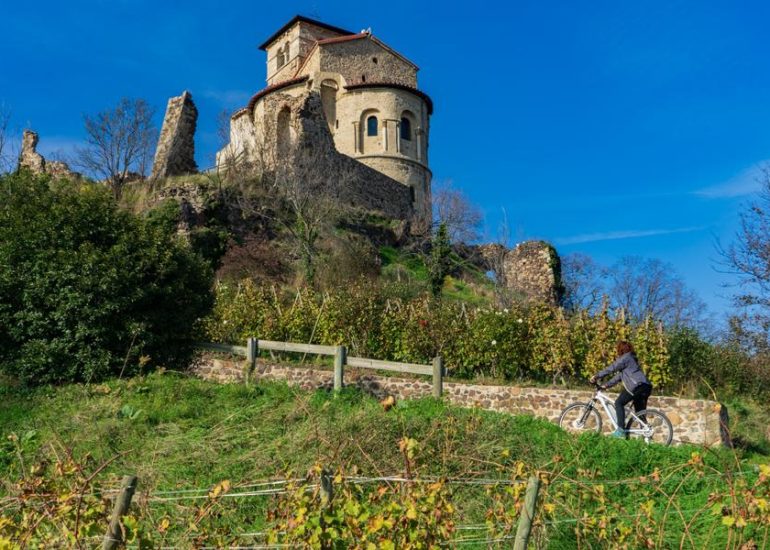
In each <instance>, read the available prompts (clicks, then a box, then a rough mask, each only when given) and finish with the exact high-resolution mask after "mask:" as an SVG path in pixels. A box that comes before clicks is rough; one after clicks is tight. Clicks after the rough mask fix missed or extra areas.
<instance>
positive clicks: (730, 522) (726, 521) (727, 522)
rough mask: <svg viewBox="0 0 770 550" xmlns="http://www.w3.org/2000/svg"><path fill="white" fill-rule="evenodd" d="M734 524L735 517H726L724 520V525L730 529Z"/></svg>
mask: <svg viewBox="0 0 770 550" xmlns="http://www.w3.org/2000/svg"><path fill="white" fill-rule="evenodd" d="M733 524H735V518H734V517H733V516H724V517H723V518H722V525H727V526H728V527H732V526H733Z"/></svg>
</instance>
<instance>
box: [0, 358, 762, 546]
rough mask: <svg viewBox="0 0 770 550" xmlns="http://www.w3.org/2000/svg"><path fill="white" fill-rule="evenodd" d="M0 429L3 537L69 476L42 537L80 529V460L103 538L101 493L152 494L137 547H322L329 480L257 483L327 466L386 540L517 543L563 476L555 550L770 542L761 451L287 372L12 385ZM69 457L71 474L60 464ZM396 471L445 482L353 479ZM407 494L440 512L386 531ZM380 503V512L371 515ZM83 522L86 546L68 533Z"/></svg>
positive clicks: (545, 511) (351, 509)
mask: <svg viewBox="0 0 770 550" xmlns="http://www.w3.org/2000/svg"><path fill="white" fill-rule="evenodd" d="M0 433H2V434H3V435H4V436H5V437H4V438H3V443H2V446H1V447H0V478H2V479H3V480H4V481H3V485H2V492H3V495H2V497H0V498H2V499H3V500H0V502H3V503H4V504H3V505H2V507H0V510H1V511H0V514H1V516H0V540H2V538H1V537H2V536H3V535H4V536H6V537H8V536H11V535H12V534H13V533H14V531H13V529H14V526H16V527H18V526H19V525H21V524H22V519H21V516H19V515H17V513H18V512H17V510H18V508H17V506H16V505H17V504H19V503H24V505H25V507H26V509H27V510H28V514H31V513H32V512H33V511H34V510H35V509H36V508H37V507H39V506H41V504H40V502H38V501H37V500H36V498H39V497H36V496H35V495H36V494H38V493H36V491H38V492H39V491H40V490H41V489H40V485H39V484H36V485H34V487H33V489H30V480H33V479H42V480H46V483H47V484H46V485H44V487H47V488H50V487H51V486H54V487H57V490H58V491H61V492H62V495H63V496H62V497H61V498H62V499H63V500H61V503H63V504H61V505H60V508H56V507H54V508H55V509H54V510H53V511H51V509H49V513H50V517H48V518H47V519H46V518H42V520H43V522H44V523H43V524H41V525H42V526H45V529H43V527H42V526H41V527H40V528H38V529H37V530H36V532H37V536H38V537H44V536H50V537H51V538H50V539H44V538H41V539H40V540H74V539H72V537H73V536H74V535H73V532H74V531H73V529H74V527H73V522H74V521H75V506H74V504H75V503H76V501H77V499H76V496H77V495H78V492H79V490H81V487H80V485H78V484H76V483H75V482H74V481H72V480H71V479H70V478H71V477H72V476H76V475H78V474H77V472H78V471H79V470H78V468H83V469H84V472H83V474H82V475H83V477H84V478H85V477H86V476H87V475H88V474H90V473H92V472H94V471H95V469H96V468H97V467H98V466H99V465H102V464H106V466H105V467H104V469H103V470H101V471H99V472H98V473H97V474H96V475H95V477H94V478H93V479H92V480H91V481H90V482H89V483H88V491H87V492H88V493H89V494H96V495H97V497H95V498H96V499H95V500H93V501H88V505H89V508H88V514H90V515H88V518H90V519H89V520H88V521H86V520H85V519H83V521H82V525H81V526H82V528H83V529H86V527H87V528H88V531H83V533H84V534H85V535H83V533H81V536H88V535H91V536H97V535H100V534H101V533H103V527H104V525H106V523H104V521H106V519H105V518H106V516H107V513H108V511H109V510H108V503H109V501H108V500H104V501H102V500H99V498H98V495H99V494H101V493H100V491H101V490H104V489H108V488H110V487H115V486H116V485H117V483H118V481H119V479H120V477H121V476H122V475H125V474H136V475H137V476H138V477H139V493H138V495H137V497H136V498H135V504H136V507H135V511H134V512H133V513H132V518H131V519H130V521H128V522H127V525H128V526H129V528H130V529H131V533H132V536H134V537H136V538H135V539H133V540H135V541H139V540H141V537H145V539H146V540H147V541H149V540H150V539H151V541H152V542H151V543H150V542H145V544H152V545H153V546H157V545H174V546H177V545H178V546H182V547H185V546H190V545H201V546H207V545H213V546H220V547H221V546H224V545H236V544H257V543H264V541H265V540H266V538H267V537H268V536H272V537H273V538H274V539H275V540H279V541H281V540H283V541H284V542H286V541H289V542H290V541H291V540H305V539H301V538H295V539H291V538H290V535H287V534H286V533H285V529H286V528H287V525H289V524H291V522H289V524H287V523H286V521H287V520H286V517H287V516H286V515H285V513H286V511H287V510H289V511H291V514H296V513H300V512H299V511H298V506H300V505H299V504H297V502H299V501H300V500H301V502H302V504H301V507H302V508H303V509H304V512H302V513H303V514H305V515H306V517H307V518H308V525H309V526H310V525H312V520H313V518H316V519H318V514H321V513H323V510H324V508H322V507H321V504H320V497H318V495H317V490H316V491H315V492H313V491H311V492H310V493H305V492H304V490H303V489H302V486H301V484H300V485H298V486H297V488H296V489H295V488H294V487H293V486H289V488H288V492H282V491H284V490H286V488H285V486H284V485H275V484H274V485H269V484H266V485H262V487H268V488H275V487H278V488H279V489H281V491H278V493H279V494H274V495H270V494H259V493H260V492H259V491H255V490H254V488H253V486H252V484H254V483H266V481H265V480H271V479H272V480H281V479H287V478H297V477H298V478H303V477H304V476H305V474H306V473H307V472H308V471H311V479H316V480H317V478H314V477H313V476H315V475H316V474H314V473H313V468H314V467H315V466H316V465H319V466H320V467H324V468H328V469H329V470H330V471H332V472H333V473H334V474H335V475H337V481H336V482H337V484H338V487H337V493H338V495H339V496H338V497H337V498H338V499H339V501H338V502H339V504H338V505H339V506H340V507H341V508H344V511H340V512H339V513H340V514H341V516H339V517H340V518H342V519H339V518H338V519H337V520H335V521H345V522H356V521H360V522H362V524H361V525H364V526H367V527H366V529H367V530H366V533H364V534H362V535H361V536H365V537H367V538H366V540H372V541H379V543H378V544H384V542H383V541H387V540H390V538H391V537H397V536H400V535H399V533H402V532H403V533H408V532H410V531H409V530H410V529H416V530H419V529H423V531H420V532H423V533H433V534H434V535H435V534H436V533H438V534H441V533H444V535H446V536H448V538H449V539H450V540H460V539H463V538H465V539H467V538H468V537H469V535H472V536H473V537H475V538H476V539H478V540H479V541H482V540H496V539H500V541H501V542H500V544H499V546H500V547H508V546H509V544H510V539H508V538H505V537H509V536H511V535H512V533H513V532H514V530H515V520H516V518H517V516H518V513H519V507H520V506H521V502H522V500H523V489H524V486H523V485H520V484H517V483H518V481H522V480H526V479H527V477H528V476H529V475H531V474H532V473H534V472H536V471H538V472H540V475H541V476H542V478H543V480H544V482H545V484H544V486H543V489H542V492H541V500H540V508H539V511H538V520H537V522H536V531H535V534H534V541H535V544H536V547H539V548H572V547H574V546H575V544H576V543H578V541H580V544H585V545H588V546H594V545H599V546H611V547H629V548H636V547H639V546H642V547H644V546H655V547H661V546H666V547H670V546H676V547H679V544H680V542H682V541H683V544H684V546H685V547H688V548H693V547H694V548H704V547H707V546H709V545H716V546H719V547H724V546H725V545H727V547H735V548H737V547H738V546H739V544H738V543H739V542H740V543H743V542H747V541H748V540H749V539H753V540H755V541H761V540H763V537H764V536H765V534H766V531H767V525H768V523H767V520H768V519H769V518H767V516H766V514H767V510H766V508H764V506H766V505H765V504H762V503H764V502H767V501H766V500H764V499H767V498H768V497H769V496H770V495H768V493H769V492H770V484H769V483H768V480H767V478H766V473H768V472H766V470H765V466H762V467H761V470H760V471H757V470H756V469H755V467H754V466H752V465H751V462H753V458H752V457H751V456H741V455H734V453H733V452H732V451H728V450H720V449H712V450H703V449H698V448H696V447H688V446H683V447H677V448H663V447H658V446H656V445H651V446H645V445H644V444H643V443H639V442H635V441H614V440H612V439H610V438H606V437H601V436H596V435H588V436H583V437H580V438H574V437H572V436H570V435H569V434H566V433H564V432H562V431H561V430H560V429H559V428H558V427H556V426H555V425H553V424H550V423H548V422H546V421H542V420H538V419H535V418H532V417H528V416H519V417H513V416H510V415H507V414H497V413H492V412H486V411H481V410H474V409H460V408H455V407H450V406H447V405H445V404H442V403H440V402H437V401H434V400H431V399H423V400H417V401H410V402H407V401H404V402H399V403H397V404H396V406H395V407H394V408H392V409H390V410H385V408H384V407H383V406H381V405H380V404H379V403H378V402H377V401H375V400H373V399H371V398H369V397H367V396H365V395H362V394H360V393H358V392H356V391H344V392H343V393H341V394H340V395H338V396H333V395H332V394H330V393H327V392H322V391H318V392H302V391H298V390H294V389H291V388H289V387H288V386H286V385H283V384H278V383H264V384H260V385H258V386H247V385H216V384H211V383H206V382H203V381H200V380H195V379H190V378H187V377H184V376H180V375H179V374H176V373H171V372H161V373H156V374H153V375H150V376H147V377H135V378H133V379H131V380H128V381H117V380H116V381H112V382H108V383H106V384H102V385H91V386H83V385H69V386H63V387H60V388H58V389H54V388H47V387H46V388H39V389H37V390H25V391H19V390H18V389H11V388H6V389H4V390H3V395H2V399H0ZM9 436H10V437H9ZM41 463H42V464H43V466H37V464H41ZM46 464H47V465H46ZM61 464H65V465H66V464H69V465H70V466H69V469H67V468H60V469H59V470H56V468H54V466H56V465H61ZM57 472H58V473H57ZM67 472H70V473H67ZM72 472H74V473H72ZM67 476H70V477H67ZM388 476H399V477H413V478H416V479H422V480H432V479H435V480H438V485H431V487H432V489H430V490H431V491H433V493H431V494H426V493H424V492H422V493H421V492H420V491H428V489H427V486H422V487H423V488H422V489H420V488H419V487H420V484H419V483H418V484H416V485H415V484H402V483H397V482H387V481H377V480H371V481H362V482H360V483H352V484H351V483H347V484H346V483H345V479H347V478H350V479H351V481H352V480H353V479H355V478H365V479H370V478H383V477H388ZM25 479H26V481H24V480H25ZM68 480H70V481H72V482H71V483H70V481H68ZM442 480H443V481H442ZM25 483H26V484H25ZM68 483H70V484H69V485H68ZM73 485H74V486H73ZM22 489H24V490H25V491H26V492H24V491H22ZM190 489H197V490H198V491H197V492H192V491H188V490H190ZM209 491H211V492H209ZM297 491H298V492H297ZM249 492H252V493H257V494H248V493H249ZM268 492H269V491H268ZM64 493H66V495H64ZM243 493H247V494H246V495H243ZM225 495H231V497H226V496H225ZM314 495H315V496H314ZM372 495H378V496H377V497H374V496H372ZM431 495H432V496H431ZM8 497H16V498H19V499H21V500H19V501H9V500H8ZM191 497H195V498H191ZM47 498H48V499H49V500H50V494H48V495H47ZM89 498H91V497H89ZM163 499H169V500H163ZM298 499H300V500H298ZM436 499H438V501H440V502H442V503H444V504H443V506H444V507H445V509H446V514H445V516H443V517H442V518H435V517H433V516H430V515H428V516H423V515H422V514H423V513H426V514H429V512H430V510H432V509H433V505H429V504H428V502H429V501H430V502H433V503H434V505H435V503H436V502H438V501H437V500H436ZM399 502H401V504H403V503H409V502H411V503H415V505H416V506H418V505H419V506H427V508H426V509H425V510H424V512H420V515H419V517H417V516H416V519H415V522H417V523H414V524H409V525H407V524H404V525H401V524H399V525H397V526H394V527H393V528H392V529H391V530H390V532H388V530H385V531H383V532H379V531H378V529H374V530H372V529H373V525H374V524H372V521H375V520H376V518H377V517H380V518H381V519H382V521H389V520H387V517H389V516H387V510H388V509H390V510H391V513H392V512H393V510H394V508H393V506H396V505H400V504H398V503H399ZM67 503H68V505H69V507H68V508H66V509H64V504H67ZM388 503H390V504H388ZM450 505H451V506H450ZM419 506H418V508H419ZM446 506H449V507H448V508H447V507H446ZM356 507H358V508H356ZM420 509H422V508H420ZM366 510H368V513H370V516H367V517H363V516H362V514H363V513H364V511H366ZM402 512H403V513H402V514H400V515H398V514H397V515H398V517H402V516H403V517H406V513H407V510H406V509H404V510H402ZM84 514H85V510H84ZM291 514H290V515H291ZM84 517H85V516H84ZM292 517H294V516H293V515H292ZM282 518H283V519H282ZM356 518H357V519H356ZM425 518H429V519H425ZM430 518H433V519H430ZM327 519H328V518H327ZM328 521H331V520H328ZM420 521H423V523H422V524H419V525H418V523H419V522H420ZM51 522H58V526H56V525H54V526H51V525H49V523H51ZM282 522H283V523H282ZM425 522H427V523H425ZM293 525H295V527H296V524H293ZM351 525H353V524H352V523H351ZM276 526H278V527H276ZM65 527H66V529H67V530H69V531H68V532H69V535H68V536H70V539H66V538H62V539H57V538H55V537H56V536H60V535H61V533H60V531H61V530H62V529H64V528H65ZM460 527H473V529H460ZM281 531H283V532H284V534H283V535H281V534H280V532H281ZM353 532H354V530H353V528H352V527H351V528H350V531H349V533H353ZM415 532H417V531H415ZM45 533H50V535H45ZM57 533H59V535H57ZM245 533H260V534H259V535H250V536H248V537H247V536H245V535H244V534H245ZM270 533H272V535H270ZM349 533H348V535H346V536H350V535H349ZM17 536H18V532H17ZM61 536H63V535H61ZM295 536H299V535H296V533H295ZM404 536H406V535H404ZM282 537H283V538H282ZM287 537H289V538H287ZM340 537H341V538H340V539H339V540H340V541H342V540H343V539H344V537H343V535H342V534H340ZM501 537H502V538H501ZM439 538H440V537H439ZM404 540H405V539H404ZM137 543H138V542H137ZM11 547H12V548H13V546H11ZM331 547H335V548H336V547H340V548H343V547H346V546H344V545H343V546H340V545H337V546H331ZM380 547H383V548H384V547H387V545H384V546H383V545H381V546H380ZM402 547H409V546H402ZM415 547H416V546H415ZM463 547H470V548H474V547H477V548H486V547H487V546H486V544H485V543H479V544H475V545H474V544H468V545H467V546H466V545H464V546H463ZM747 548H748V547H747Z"/></svg>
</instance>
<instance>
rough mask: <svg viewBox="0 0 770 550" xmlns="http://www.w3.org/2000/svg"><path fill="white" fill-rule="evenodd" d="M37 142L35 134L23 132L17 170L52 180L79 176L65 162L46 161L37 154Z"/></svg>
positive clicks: (30, 131) (27, 131) (29, 131)
mask: <svg viewBox="0 0 770 550" xmlns="http://www.w3.org/2000/svg"><path fill="white" fill-rule="evenodd" d="M38 141H39V137H38V135H37V132H33V131H32V130H24V133H23V134H22V137H21V153H20V154H19V169H22V168H25V169H27V170H29V171H30V172H32V173H33V174H38V175H42V174H48V175H49V176H52V177H54V178H74V177H78V176H79V175H80V174H78V173H77V172H73V171H72V170H70V167H69V166H68V165H67V163H66V162H62V161H60V160H51V161H46V159H45V157H44V156H43V155H41V154H40V153H38V152H37V143H38Z"/></svg>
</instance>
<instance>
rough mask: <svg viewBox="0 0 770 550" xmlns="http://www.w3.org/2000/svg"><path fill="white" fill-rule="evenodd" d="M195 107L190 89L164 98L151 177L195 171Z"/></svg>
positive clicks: (156, 177)
mask: <svg viewBox="0 0 770 550" xmlns="http://www.w3.org/2000/svg"><path fill="white" fill-rule="evenodd" d="M197 121H198V109H197V108H196V107H195V103H193V100H192V95H191V94H190V92H188V91H185V92H184V93H182V95H180V96H178V97H172V98H171V99H169V100H168V106H167V107H166V116H165V117H164V118H163V128H162V129H161V131H160V137H159V138H158V147H157V149H156V150H155V161H154V162H153V165H152V176H151V177H152V179H161V178H167V177H169V176H181V175H184V174H193V173H195V172H197V171H198V166H197V164H195V140H194V137H195V126H196V123H197Z"/></svg>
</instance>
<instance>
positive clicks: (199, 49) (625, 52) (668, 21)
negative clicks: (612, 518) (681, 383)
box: [0, 0, 770, 312]
mask: <svg viewBox="0 0 770 550" xmlns="http://www.w3.org/2000/svg"><path fill="white" fill-rule="evenodd" d="M298 13H299V14H303V15H306V16H309V17H314V18H318V19H322V20H323V21H326V22H328V23H330V24H332V25H336V26H340V27H343V28H347V29H350V30H351V31H355V32H357V31H359V30H361V29H365V28H368V27H371V29H372V32H373V33H374V34H375V35H376V36H377V37H379V38H380V39H382V40H383V41H385V42H386V43H388V44H389V45H390V46H392V47H393V48H395V49H396V50H398V51H399V52H401V53H402V54H404V55H405V56H407V57H408V58H410V59H411V60H413V61H414V62H415V63H416V64H417V65H418V66H420V67H421V70H420V73H419V75H418V79H419V85H420V88H422V89H423V90H424V91H425V92H427V93H428V94H429V95H430V96H431V97H432V98H433V100H434V103H435V112H434V115H433V119H432V126H431V135H430V153H429V154H430V164H431V168H432V170H433V173H434V180H439V181H446V180H451V181H452V182H453V184H454V186H455V187H457V188H460V189H462V190H464V191H465V192H466V194H467V195H468V196H469V197H470V198H471V200H472V201H473V202H475V203H477V204H478V205H479V206H480V207H481V208H482V209H483V211H484V212H485V215H486V226H487V234H488V235H489V237H490V238H494V237H495V234H496V233H497V229H498V227H499V224H500V220H501V219H502V212H505V216H506V218H507V220H508V223H509V225H510V228H511V233H512V236H513V238H514V240H516V241H518V240H523V239H528V238H542V239H546V240H549V241H551V242H553V243H554V244H555V245H556V247H557V249H558V250H559V252H560V253H562V254H569V253H572V252H583V253H585V254H589V255H591V256H593V257H594V258H595V259H596V260H597V261H599V262H600V263H603V264H607V265H609V264H612V263H613V262H614V261H615V260H616V259H617V258H619V257H620V256H623V255H640V256H644V257H650V258H659V259H661V260H664V261H667V262H671V263H672V264H673V265H674V267H675V269H676V271H677V272H678V273H679V274H680V275H681V276H682V277H683V278H684V279H685V281H686V282H687V284H688V285H689V286H690V287H691V288H693V289H694V290H696V291H697V292H698V293H699V294H700V296H701V297H702V298H703V299H704V300H705V301H706V303H707V304H709V305H710V306H711V308H712V310H714V311H716V312H722V311H724V310H725V309H726V308H727V301H726V299H725V298H724V296H726V295H727V294H729V290H724V289H722V288H721V286H720V285H721V284H722V283H723V282H726V281H730V277H728V276H725V275H723V274H720V273H717V272H716V271H715V269H714V259H715V257H716V253H715V250H714V241H715V239H721V240H722V241H723V242H728V241H729V240H730V239H731V238H732V235H733V234H734V232H735V230H736V228H737V222H738V209H739V206H740V205H741V204H742V203H744V202H745V201H746V200H748V198H750V194H751V192H752V191H753V190H755V189H757V187H758V186H757V184H756V182H755V178H756V171H757V166H758V165H759V164H761V163H762V162H763V161H764V160H765V159H770V51H769V50H770V39H769V38H768V32H767V21H769V20H770V4H768V3H765V2H728V1H724V2H712V1H708V0H698V1H695V0H689V1H677V0H668V1H655V0H650V1H644V2H630V1H624V0H606V1H601V0H599V1H593V0H591V1H588V2H575V1H564V2H548V1H530V2H518V1H512V2H502V1H501V2H482V1H478V0H477V1H474V2H458V1H455V0H447V1H444V2H415V1H408V2H401V1H394V0H391V1H390V2H387V3H385V2H362V1H355V2H354V1H349V0H344V1H334V2H332V1H324V2H321V1H310V0H308V1H291V0H285V1H283V2H255V1H253V0H252V1H248V2H247V1H242V0H229V1H227V2H213V1H211V2H202V1H195V0H188V1H185V2H169V1H160V0H156V1H143V0H111V1H83V0H80V1H77V0H71V1H68V2H60V1H56V2H54V1H48V0H37V1H35V2H11V1H4V2H3V3H2V5H0V27H2V32H0V101H4V102H5V103H6V104H7V105H8V106H9V107H10V108H11V109H12V111H13V117H14V120H13V121H14V123H15V124H16V125H18V126H19V127H31V128H33V129H35V130H36V131H38V132H39V133H40V139H41V141H40V146H39V148H40V150H41V151H42V152H43V153H44V154H51V153H53V152H56V151H60V152H62V153H67V152H69V151H70V150H71V149H72V147H73V146H74V145H75V144H77V143H78V142H79V141H80V140H81V139H82V137H83V130H82V126H83V125H82V114H83V113H95V112H97V111H99V110H102V109H105V108H108V107H111V106H113V105H114V104H115V103H116V102H117V101H118V99H119V98H121V97H123V96H128V97H143V98H145V99H147V100H148V101H149V102H150V103H151V104H153V105H155V106H156V107H157V109H158V115H157V118H158V121H157V123H158V125H160V123H161V118H162V115H163V110H164V108H165V104H166V101H167V99H168V98H169V97H170V96H173V95H178V94H180V93H181V92H182V90H185V89H188V90H190V91H191V92H192V94H193V97H194V99H195V102H196V104H197V105H198V109H199V113H200V117H199V121H198V133H197V136H196V147H197V157H198V164H199V165H200V166H202V167H205V166H210V165H211V164H212V155H213V153H214V151H215V149H216V148H217V138H216V116H217V113H218V112H220V111H221V110H222V109H223V108H227V109H231V110H235V109H236V108H238V107H241V106H243V105H245V103H246V102H247V101H248V99H249V97H250V96H251V95H252V94H253V93H254V92H256V91H258V90H259V89H261V88H263V87H264V86H265V57H264V53H263V52H261V51H259V50H258V49H257V46H258V45H259V44H260V43H261V42H262V41H263V40H264V39H265V38H267V37H268V36H270V35H271V34H272V33H273V32H274V31H275V30H277V29H278V28H279V27H280V26H281V25H282V24H283V23H285V22H286V21H288V20H289V19H290V18H291V17H292V16H294V15H295V14H298Z"/></svg>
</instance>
